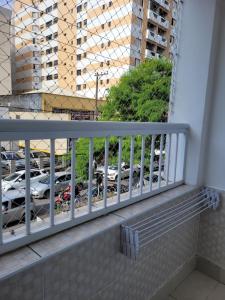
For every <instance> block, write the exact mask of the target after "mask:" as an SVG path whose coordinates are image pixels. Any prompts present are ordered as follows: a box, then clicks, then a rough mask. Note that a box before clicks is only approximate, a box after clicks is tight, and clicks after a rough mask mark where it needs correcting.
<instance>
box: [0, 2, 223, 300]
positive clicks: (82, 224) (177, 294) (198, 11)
mask: <svg viewBox="0 0 225 300" xmlns="http://www.w3.org/2000/svg"><path fill="white" fill-rule="evenodd" d="M224 15H225V4H224V1H214V0H205V1H204V3H203V1H196V0H191V1H186V2H185V5H184V6H183V14H182V22H181V26H182V28H181V32H182V36H181V37H182V38H181V39H180V40H179V45H178V48H177V49H176V51H177V55H176V61H175V64H176V66H177V67H176V68H175V72H174V74H173V83H172V87H173V88H172V90H171V103H170V110H169V122H168V123H166V124H161V123H160V124H155V123H154V124H152V123H135V122H134V123H133V122H130V123H117V122H112V123H102V122H92V123H90V122H63V121H61V122H54V121H51V122H38V121H37V122H34V121H32V122H29V121H21V122H19V121H18V120H17V121H10V122H9V121H7V120H0V140H1V146H2V145H4V142H5V141H9V140H10V141H11V142H12V144H13V145H15V143H13V142H18V141H19V142H20V144H22V145H23V147H24V148H25V157H24V158H23V159H22V161H19V162H18V160H17V161H16V162H11V163H10V164H9V162H3V161H4V160H6V159H4V156H1V162H0V164H1V166H2V168H0V170H1V174H0V176H1V177H3V176H4V174H2V173H3V171H6V172H7V168H8V167H9V165H10V167H11V168H20V167H21V166H24V167H25V171H26V172H25V174H26V176H25V183H24V182H23V184H24V186H23V188H21V189H20V192H21V195H23V196H21V197H20V201H21V198H23V200H24V199H25V201H24V203H23V202H17V206H16V207H15V206H13V205H15V203H13V205H12V204H10V205H9V203H11V202H13V201H12V200H13V199H12V198H9V197H8V198H6V196H5V191H4V190H3V188H4V189H5V187H6V184H4V186H3V184H2V183H1V184H0V201H1V203H0V207H1V209H0V221H1V223H2V224H1V226H0V228H1V230H0V252H1V257H0V262H1V268H0V278H1V282H0V287H1V294H0V298H2V299H29V300H30V299H33V298H35V299H41V300H43V299H54V300H58V299H78V300H86V299H87V300H89V299H92V300H105V299H112V300H115V299H116V300H117V299H118V300H120V299H123V300H124V299H129V300H137V299H138V300H139V299H140V300H145V299H149V300H150V299H151V300H153V299H154V300H155V299H176V300H185V299H191V300H201V299H204V300H206V299H207V300H210V299H216V300H219V299H224V298H225V241H224V234H225V230H224V228H225V217H224V216H225V181H224V169H225V158H224V153H225V143H224V140H225V139H224V136H225V118H224V114H225V103H224V94H225V85H224V78H225V71H224V70H225V58H224V49H225V33H224V30H223V28H224V26H225V18H224ZM190 20H191V22H190ZM152 37H155V34H154V33H153V35H152ZM190 45H191V47H190ZM112 137H113V139H112V140H113V141H114V143H115V149H117V151H116V155H115V157H113V158H115V159H116V164H115V165H114V166H110V158H109V149H110V147H109V146H110V143H111V142H112V140H111V138H112ZM80 138H84V139H86V141H87V145H88V151H87V156H86V157H85V160H84V162H85V163H86V165H87V169H86V173H87V174H86V175H87V176H86V177H87V178H86V179H85V181H84V182H82V183H83V187H81V186H79V187H80V188H81V189H84V191H83V192H84V193H83V194H82V197H83V198H82V197H81V198H79V199H78V200H77V197H76V196H77V192H76V185H77V183H79V184H80V183H81V182H80V181H79V179H80V178H78V177H77V176H76V160H77V157H78V154H79V155H81V152H79V149H78V148H77V143H78V141H79V139H80ZM43 139H44V140H45V145H47V146H46V147H48V148H49V150H50V156H49V157H48V158H47V161H48V163H49V165H50V166H49V170H48V173H47V174H45V180H44V181H47V184H48V186H49V187H50V190H49V194H48V193H47V198H45V199H39V200H38V201H39V206H38V207H37V214H36V215H35V214H33V211H32V210H31V208H33V204H32V201H31V198H30V196H31V194H33V195H37V193H35V192H36V191H35V189H34V188H33V183H32V176H31V175H30V174H31V172H30V169H31V168H32V166H33V165H32V163H34V161H33V159H32V158H31V156H30V154H31V152H32V150H31V149H32V148H33V145H34V144H35V143H36V144H37V143H38V144H40V141H41V140H43ZM96 139H101V141H102V142H103V145H104V153H103V157H102V160H101V161H103V163H102V165H101V166H97V169H96V166H95V163H94V157H93V152H94V151H93V150H94V148H95V143H96ZM62 140H63V143H65V144H67V143H68V147H65V148H69V151H68V153H66V162H67V163H69V165H70V166H67V167H68V169H67V171H66V174H64V175H65V178H67V179H68V177H66V176H68V175H70V177H69V179H68V180H67V183H68V182H69V184H70V190H67V196H68V195H69V196H70V198H69V199H74V200H75V199H76V201H70V200H68V198H67V201H65V202H66V203H63V204H64V205H63V206H61V203H58V202H57V203H58V204H57V203H55V200H56V199H55V191H56V188H58V186H57V185H59V184H61V183H62V181H61V180H62V178H60V180H58V179H59V178H58V177H57V178H55V175H56V176H59V174H56V173H58V169H57V168H58V167H59V165H58V163H57V159H56V151H57V147H58V146H57V145H58V144H60V145H62ZM137 140H139V141H140V144H139V145H140V147H135V145H136V143H137ZM124 141H126V143H127V142H129V151H130V152H129V163H126V164H124V163H123V151H124V150H123V149H124V148H123V142H124ZM59 142H60V143H59ZM1 151H2V150H1ZM2 152H4V151H2ZM146 153H147V155H146ZM134 154H138V155H137V157H138V158H139V160H140V162H139V163H137V162H136V161H135V162H134ZM155 157H156V159H155ZM146 161H147V163H146ZM8 164H9V165H8ZM112 167H113V168H112ZM60 168H61V164H60ZM95 169H96V171H97V170H98V173H100V174H101V176H102V175H103V177H102V179H103V182H102V183H101V187H102V188H101V189H100V188H99V191H98V188H97V189H96V182H97V181H96V179H97V178H96V172H95ZM40 171H41V170H40ZM124 174H126V176H125V177H126V178H123V176H124ZM42 175H43V174H42ZM42 175H41V176H42ZM60 176H61V175H60ZM46 177H47V178H46ZM137 178H138V180H137ZM139 179H140V180H139ZM142 179H143V180H142ZM6 181H7V180H6ZM0 182H2V181H0ZM124 182H126V184H124ZM18 183H19V184H21V182H18ZM31 187H32V189H31ZM94 187H95V190H94V189H93V188H94ZM77 188H78V186H77ZM16 192H17V191H16ZM10 193H11V197H12V195H13V193H15V190H13V189H12V190H11V191H10ZM96 193H97V194H98V193H99V194H100V197H95V195H96ZM57 201H58V200H57ZM18 207H19V209H20V212H21V211H22V212H23V214H22V215H21V214H20V215H21V216H22V222H21V223H20V224H17V223H16V224H14V225H13V226H14V227H13V228H12V227H11V228H9V227H8V226H2V225H3V223H6V225H7V222H5V219H6V220H7V218H9V217H11V218H12V217H14V218H15V217H16V216H17V214H18V211H15V209H18ZM12 210H13V211H12ZM12 212H13V214H12ZM4 218H5V219H4Z"/></svg>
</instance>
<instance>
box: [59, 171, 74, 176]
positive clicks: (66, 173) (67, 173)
mask: <svg viewBox="0 0 225 300" xmlns="http://www.w3.org/2000/svg"><path fill="white" fill-rule="evenodd" d="M62 175H71V173H70V172H65V171H64V172H63V171H62V172H55V177H60V176H62Z"/></svg>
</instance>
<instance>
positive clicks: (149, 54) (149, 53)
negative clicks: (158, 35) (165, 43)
mask: <svg viewBox="0 0 225 300" xmlns="http://www.w3.org/2000/svg"><path fill="white" fill-rule="evenodd" d="M145 57H147V58H159V57H160V54H159V53H156V52H154V51H152V50H149V49H146V50H145Z"/></svg>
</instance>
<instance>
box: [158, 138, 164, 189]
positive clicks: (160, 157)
mask: <svg viewBox="0 0 225 300" xmlns="http://www.w3.org/2000/svg"><path fill="white" fill-rule="evenodd" d="M163 138H164V134H161V136H160V151H159V173H158V188H160V187H161V172H162V159H163V144H164V141H163Z"/></svg>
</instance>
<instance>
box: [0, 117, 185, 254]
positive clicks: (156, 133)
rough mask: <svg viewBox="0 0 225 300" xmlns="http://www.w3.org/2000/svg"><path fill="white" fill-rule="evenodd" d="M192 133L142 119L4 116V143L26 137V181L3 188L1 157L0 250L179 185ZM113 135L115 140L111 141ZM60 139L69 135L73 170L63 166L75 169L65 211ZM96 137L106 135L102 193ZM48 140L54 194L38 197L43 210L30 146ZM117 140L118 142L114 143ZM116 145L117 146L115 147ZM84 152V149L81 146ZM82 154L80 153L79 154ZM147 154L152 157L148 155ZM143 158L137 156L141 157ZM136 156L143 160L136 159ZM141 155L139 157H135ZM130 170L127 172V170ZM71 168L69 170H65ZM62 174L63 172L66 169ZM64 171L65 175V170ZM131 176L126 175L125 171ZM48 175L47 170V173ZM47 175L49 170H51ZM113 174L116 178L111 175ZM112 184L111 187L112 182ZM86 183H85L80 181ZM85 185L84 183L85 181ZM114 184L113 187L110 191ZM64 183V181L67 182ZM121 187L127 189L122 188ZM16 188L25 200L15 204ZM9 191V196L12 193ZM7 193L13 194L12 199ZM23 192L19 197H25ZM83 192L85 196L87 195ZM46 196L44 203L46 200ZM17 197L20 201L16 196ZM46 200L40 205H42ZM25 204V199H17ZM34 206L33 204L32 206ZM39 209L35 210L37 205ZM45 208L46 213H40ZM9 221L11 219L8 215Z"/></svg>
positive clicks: (0, 123) (0, 134)
mask: <svg viewBox="0 0 225 300" xmlns="http://www.w3.org/2000/svg"><path fill="white" fill-rule="evenodd" d="M187 136H188V125H186V124H170V123H138V122H83V121H78V122H76V121H68V122H67V121H28V120H26V121H22V120H10V121H9V120H0V142H1V145H3V144H4V143H5V142H7V141H11V142H12V141H14V143H15V142H16V141H24V147H25V165H24V168H25V173H26V177H25V183H24V188H23V189H21V188H17V187H15V189H13V191H11V192H10V191H5V190H4V189H3V180H2V179H3V160H1V158H0V166H2V167H1V168H0V179H1V180H0V222H1V224H0V253H4V252H6V251H9V250H12V249H15V248H17V247H20V246H22V245H25V244H28V243H31V242H33V241H35V240H38V239H40V238H43V237H46V236H49V235H51V234H54V233H56V232H59V231H62V230H64V229H66V228H70V227H72V226H74V225H76V224H80V223H82V222H85V221H88V220H91V219H93V218H96V217H97V216H100V215H105V214H107V213H109V212H112V211H114V210H116V209H118V208H121V207H125V206H127V205H130V204H132V203H134V202H137V201H140V200H143V199H146V198H148V197H150V196H153V195H155V194H158V193H160V192H163V191H166V190H168V189H171V188H174V187H176V186H178V185H180V184H182V183H183V181H184V170H185V161H186V159H185V154H186V144H187ZM81 138H84V139H86V141H88V147H89V150H88V151H89V155H88V156H89V158H88V159H87V162H86V163H87V165H88V168H87V186H88V187H87V190H85V189H84V190H83V191H82V193H84V199H85V201H84V203H83V204H82V205H81V206H77V201H78V198H77V195H76V187H77V180H78V177H77V174H76V171H77V168H76V161H77V158H78V153H77V147H76V146H77V145H78V143H79V142H80V140H81ZM112 138H114V139H113V140H111V139H112ZM59 139H64V140H65V139H69V140H70V151H69V154H68V155H69V157H70V162H71V163H70V170H69V171H68V170H67V171H63V172H65V175H66V174H68V172H69V174H70V181H69V183H68V184H69V185H70V191H71V195H70V201H69V202H68V203H67V204H68V206H67V209H66V210H65V209H62V210H60V211H58V210H57V208H56V202H55V201H56V198H55V196H56V193H57V191H58V190H57V185H56V181H55V178H56V174H58V173H57V172H56V158H55V150H56V148H55V145H56V143H57V141H58V140H59ZM96 139H103V140H104V153H102V160H103V161H104V163H103V166H102V174H103V181H102V183H101V189H102V197H99V198H96V197H95V196H94V195H93V188H96V189H99V188H100V186H99V185H98V186H97V177H96V176H97V175H96V174H97V173H96V172H95V168H96V167H95V164H94V156H95V155H96V152H95V143H96ZM42 140H44V141H46V143H47V141H48V145H49V151H50V158H49V160H50V169H49V172H50V174H49V188H50V190H49V193H48V197H49V198H47V199H45V200H39V207H38V209H36V208H35V205H36V204H34V203H33V199H32V197H31V196H32V195H33V189H32V188H31V186H33V183H32V182H33V181H32V180H33V179H32V178H31V176H30V174H31V168H33V167H31V162H32V161H31V156H30V154H31V153H30V152H31V148H32V147H31V145H32V143H33V141H37V143H40V141H42ZM112 141H113V143H114V144H113V145H112ZM125 142H126V144H127V143H129V152H128V153H130V154H129V158H127V162H126V164H127V165H128V169H123V168H122V164H123V159H124V157H123V154H124V148H123V143H124V144H125ZM112 149H113V156H114V157H113V158H114V159H115V157H117V160H116V163H115V162H114V164H115V165H117V167H116V168H114V169H116V170H117V173H116V174H117V175H116V176H115V174H114V175H113V176H115V177H114V178H113V179H112V175H111V173H110V172H111V169H110V168H109V164H110V159H111V156H110V155H111V152H110V151H112ZM115 149H116V150H115ZM79 151H80V150H79ZM79 155H80V153H79ZM146 155H147V157H146ZM137 157H138V158H137ZM137 159H138V160H140V162H139V161H138V162H139V163H138V162H137ZM135 160H136V161H135ZM124 170H125V171H126V172H127V173H126V172H125V171H124ZM66 172H67V173H66ZM61 173H62V172H61ZM61 173H60V174H61ZM125 175H126V176H125ZM45 176H46V175H45ZM47 176H48V175H47ZM110 176H111V177H110ZM109 183H110V184H111V185H110V186H108V184H109ZM80 184H81V183H80ZM82 186H84V182H82ZM112 186H114V191H113V192H112V193H111V190H110V192H109V191H108V189H110V188H111V187H112ZM64 187H65V186H64ZM122 187H123V188H124V189H125V187H127V189H125V190H122ZM17 193H21V195H22V196H21V197H24V199H25V203H24V204H23V205H22V206H18V207H16V209H17V211H16V210H15V208H13V207H12V206H10V205H9V206H8V209H6V208H5V204H6V203H7V204H8V202H10V201H12V200H13V199H12V197H15V195H17ZM8 195H9V196H8ZM7 197H8V198H7ZM21 197H20V198H21ZM82 197H83V196H82ZM42 201H43V202H42ZM17 202H18V201H17ZM40 202H41V205H40ZM18 205H21V204H18ZM31 208H32V209H31ZM18 209H20V210H21V209H24V215H23V218H22V221H23V223H20V225H18V224H16V225H15V224H14V225H13V227H11V224H9V221H8V222H6V219H7V218H9V215H11V214H12V213H14V216H15V214H16V213H18V211H19V210H18ZM35 209H36V210H35ZM41 210H45V213H44V214H43V215H41V216H40V215H39V212H40V211H41ZM7 220H8V219H7Z"/></svg>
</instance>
